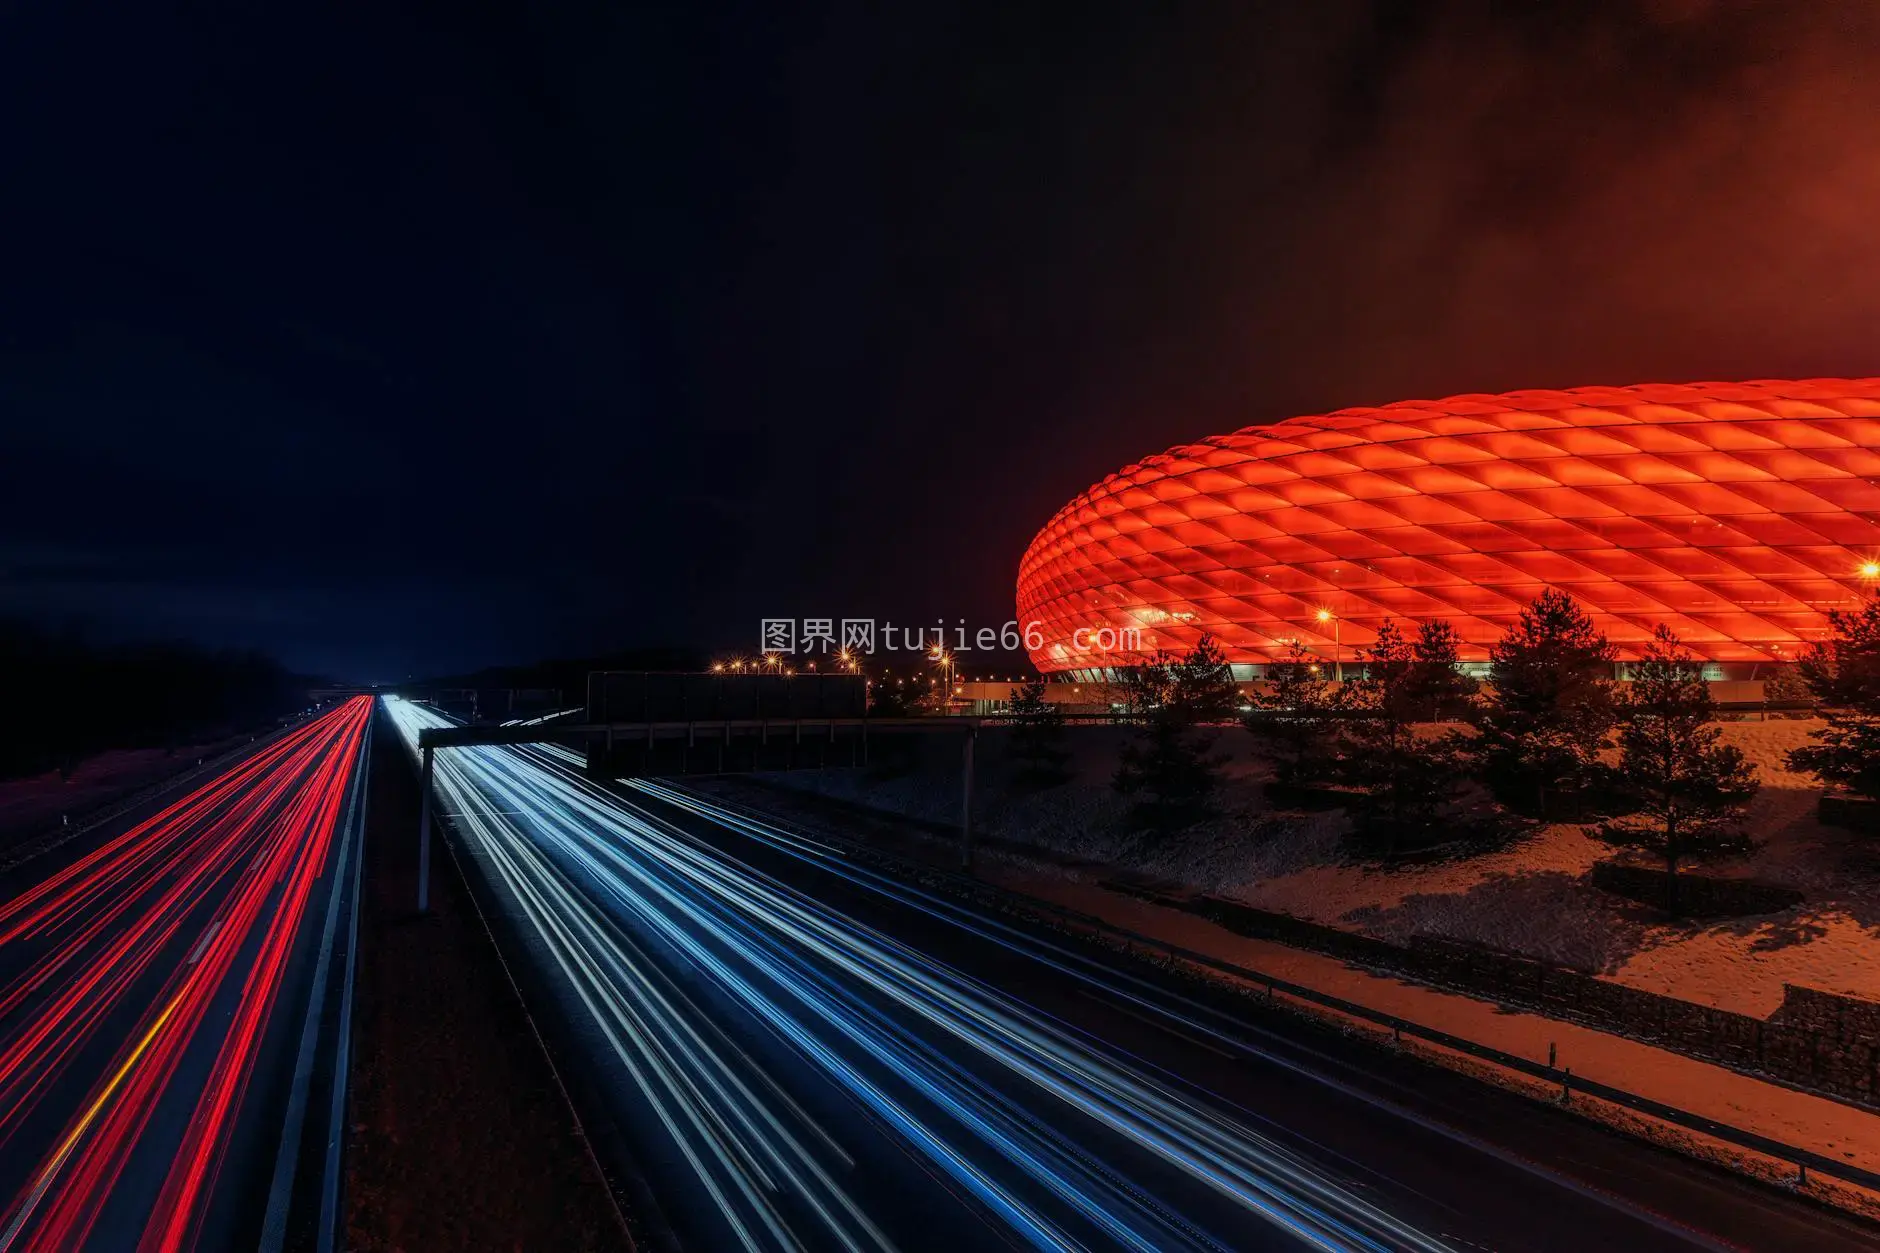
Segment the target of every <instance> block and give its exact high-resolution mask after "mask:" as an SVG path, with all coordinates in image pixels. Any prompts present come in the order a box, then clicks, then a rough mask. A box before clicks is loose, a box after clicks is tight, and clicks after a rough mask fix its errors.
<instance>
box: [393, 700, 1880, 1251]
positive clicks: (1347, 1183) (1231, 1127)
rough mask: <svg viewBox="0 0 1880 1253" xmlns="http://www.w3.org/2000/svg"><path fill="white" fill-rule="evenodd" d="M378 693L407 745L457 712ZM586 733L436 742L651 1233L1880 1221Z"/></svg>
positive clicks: (1012, 1235)
mask: <svg viewBox="0 0 1880 1253" xmlns="http://www.w3.org/2000/svg"><path fill="white" fill-rule="evenodd" d="M389 708H390V711H391V714H392V717H393V718H394V720H395V721H396V723H397V725H398V727H399V729H400V731H401V734H402V735H403V736H404V737H405V738H406V740H407V742H408V743H413V744H415V740H416V733H417V730H418V729H419V728H420V727H422V726H426V725H442V724H443V721H444V720H443V719H442V718H440V717H439V716H438V715H436V714H434V713H432V712H431V711H430V710H428V709H425V708H423V707H420V706H416V705H409V704H401V703H394V704H392V705H390V706H389ZM578 764H579V763H578V760H577V759H576V758H575V757H574V755H573V754H570V753H568V752H566V751H565V750H561V749H556V748H540V749H519V748H474V749H461V750H450V751H446V752H440V753H439V754H438V755H437V759H436V768H435V769H436V783H437V793H438V803H439V805H440V807H441V809H442V811H443V812H444V813H445V814H446V815H447V816H448V818H449V819H450V821H451V823H452V825H453V827H454V828H455V830H456V831H458V832H459V833H460V837H461V840H460V843H461V851H462V852H463V853H464V854H465V855H466V857H467V863H468V865H469V867H470V869H471V871H472V875H473V878H474V879H475V880H476V881H477V882H476V884H475V886H477V888H478V890H479V894H480V895H481V896H482V898H483V899H484V900H485V902H486V909H487V910H488V911H489V912H490V913H491V915H492V917H493V924H494V925H495V926H496V928H497V930H498V932H499V938H501V939H502V941H503V942H504V944H505V948H506V950H507V955H508V957H509V959H510V961H511V964H512V968H514V969H516V970H517V971H518V972H519V977H520V979H521V981H522V982H523V983H524V985H525V989H526V992H525V996H526V998H527V999H528V1000H529V1001H530V1005H531V1009H532V1011H533V1012H534V1013H535V1014H536V1015H537V1017H538V1019H539V1020H541V1022H542V1024H543V1026H544V1030H545V1034H546V1035H547V1036H548V1037H549V1039H550V1040H551V1044H552V1047H553V1049H554V1051H555V1052H556V1053H557V1055H558V1060H559V1061H560V1063H561V1064H562V1066H563V1068H564V1069H565V1070H567V1071H569V1072H571V1077H572V1080H573V1082H572V1084H571V1086H572V1088H573V1089H574V1091H575V1093H576V1099H577V1102H578V1103H579V1104H581V1105H583V1106H584V1108H583V1111H582V1112H583V1115H584V1118H585V1119H586V1120H587V1121H588V1122H589V1125H590V1129H591V1131H593V1132H595V1137H596V1140H597V1142H598V1143H599V1144H600V1145H601V1147H602V1150H603V1152H612V1153H614V1154H615V1155H616V1157H617V1159H618V1160H617V1161H616V1163H615V1164H616V1165H617V1166H618V1167H619V1168H620V1170H621V1173H622V1174H623V1175H627V1176H631V1177H633V1178H637V1180H638V1181H639V1186H638V1187H637V1188H634V1189H631V1191H632V1192H633V1194H634V1195H633V1196H632V1197H631V1198H630V1201H637V1202H638V1204H639V1206H640V1208H641V1210H642V1214H641V1217H642V1219H643V1220H645V1221H646V1223H647V1225H648V1227H649V1229H650V1230H651V1232H652V1239H653V1242H654V1243H655V1244H663V1245H666V1246H670V1247H681V1248H687V1249H695V1250H706V1249H709V1250H718V1249H752V1250H756V1249H794V1248H808V1249H823V1248H828V1249H849V1250H860V1249H888V1248H898V1249H908V1250H914V1249H949V1250H953V1249H961V1248H967V1249H980V1248H998V1247H1010V1248H1038V1249H1111V1248H1115V1249H1134V1250H1164V1249H1167V1250H1183V1249H1193V1250H1203V1249H1205V1250H1225V1249H1282V1248H1284V1249H1294V1248H1314V1249H1338V1250H1345V1249H1352V1250H1379V1249H1439V1248H1449V1249H1484V1248H1485V1249H1498V1250H1514V1249H1532V1250H1562V1251H1565V1250H1575V1251H1578V1250H1584V1249H1588V1248H1601V1249H1703V1248H1708V1249H1719V1248H1729V1247H1755V1248H1765V1247H1766V1248H1799V1247H1808V1248H1811V1249H1813V1248H1821V1249H1833V1248H1848V1249H1853V1248H1867V1247H1872V1245H1871V1241H1872V1234H1871V1232H1870V1231H1868V1230H1867V1229H1865V1228H1861V1227H1857V1226H1855V1225H1853V1224H1851V1223H1846V1222H1843V1221H1842V1220H1840V1219H1838V1218H1834V1217H1830V1216H1828V1215H1825V1214H1823V1213H1821V1212H1819V1211H1816V1210H1814V1209H1811V1208H1810V1207H1808V1206H1806V1205H1805V1204H1800V1203H1795V1202H1791V1201H1789V1200H1787V1199H1786V1198H1782V1197H1779V1196H1776V1195H1774V1194H1773V1193H1770V1192H1767V1191H1765V1190H1762V1189H1758V1188H1755V1187H1753V1186H1750V1185H1747V1184H1743V1183H1740V1182H1738V1181H1736V1180H1734V1179H1731V1178H1729V1177H1727V1176H1724V1175H1721V1174H1719V1173H1717V1172H1712V1171H1709V1170H1707V1169H1706V1168H1703V1167H1699V1166H1695V1165H1693V1164H1690V1163H1687V1162H1684V1161H1682V1160H1681V1159H1677V1158H1674V1157H1671V1156H1670V1155H1667V1154H1664V1153H1661V1152H1659V1151H1657V1150H1653V1149H1650V1148H1647V1147H1645V1146H1642V1145H1638V1144H1636V1143H1634V1142H1631V1141H1627V1140H1623V1139H1620V1138H1618V1137H1615V1136H1611V1135H1609V1134H1607V1133H1605V1132H1603V1131H1600V1130H1598V1129H1596V1128H1589V1127H1587V1126H1585V1125H1584V1124H1578V1123H1574V1122H1573V1121H1572V1120H1571V1119H1568V1118H1565V1117H1562V1116H1555V1115H1550V1114H1549V1113H1548V1112H1547V1111H1544V1110H1540V1109H1539V1108H1538V1107H1535V1106H1532V1105H1529V1104H1525V1103H1523V1102H1521V1101H1519V1100H1518V1099H1517V1098H1512V1097H1505V1096H1502V1095H1500V1094H1496V1093H1493V1092H1492V1091H1491V1090H1488V1089H1483V1088H1479V1087H1469V1088H1468V1089H1467V1091H1466V1092H1461V1091H1460V1090H1459V1089H1456V1088H1454V1087H1453V1085H1454V1084H1462V1085H1465V1086H1466V1085H1468V1083H1469V1081H1466V1080H1459V1079H1457V1077H1455V1076H1446V1075H1445V1076H1441V1078H1437V1076H1436V1074H1432V1075H1429V1076H1426V1077H1425V1079H1419V1078H1417V1077H1416V1076H1411V1077H1410V1078H1408V1079H1405V1078H1404V1077H1403V1076H1395V1077H1393V1076H1390V1075H1383V1074H1379V1073H1376V1072H1375V1071H1367V1070H1366V1069H1365V1068H1364V1067H1363V1066H1362V1065H1361V1064H1359V1063H1356V1062H1354V1061H1353V1060H1352V1059H1351V1058H1349V1057H1340V1056H1338V1055H1336V1053H1335V1052H1327V1051H1325V1050H1324V1049H1322V1048H1315V1047H1311V1046H1306V1045H1301V1044H1300V1043H1298V1042H1297V1041H1291V1040H1287V1039H1285V1038H1283V1037H1282V1036H1278V1035H1275V1034H1274V1033H1273V1032H1271V1031H1270V1030H1268V1029H1264V1028H1260V1027H1258V1026H1254V1025H1248V1024H1237V1023H1229V1022H1224V1021H1222V1020H1220V1019H1219V1018H1218V1017H1210V1016H1209V1015H1208V1014H1207V1013H1206V1012H1205V1011H1204V1010H1203V1009H1202V1008H1201V1007H1199V1006H1196V1005H1193V1004H1191V1003H1188V1002H1185V1001H1184V1000H1183V998H1182V997H1181V996H1180V995H1178V994H1176V993H1175V992H1174V991H1172V990H1171V989H1170V988H1169V987H1167V986H1165V982H1166V981H1158V980H1156V979H1154V978H1153V977H1147V978H1145V977H1144V974H1143V972H1142V971H1140V970H1132V969H1131V968H1129V965H1128V963H1127V962H1123V961H1120V959H1115V958H1114V957H1113V956H1112V955H1109V954H1104V953H1101V952H1098V951H1095V950H1090V949H1086V948H1083V947H1080V946H1079V945H1077V944H1076V943H1074V942H1071V941H1068V940H1066V939H1065V938H1063V937H1057V936H1053V935H1051V934H1050V933H1048V932H1043V931H1040V930H1035V929H1030V928H1028V927H1026V926H1021V925H1016V924H1014V923H1012V922H1011V921H1009V920H1008V919H1005V918H1003V917H1000V916H997V915H994V914H990V913H988V912H985V911H980V910H977V909H975V908H973V907H969V906H967V905H965V904H962V903H960V902H958V901H955V900H952V899H949V898H945V897H942V896H939V895H935V894H931V893H928V892H925V891H922V890H920V889H918V888H916V887H913V886H910V885H908V884H906V883H903V882H900V881H899V880H897V879H894V878H891V877H888V876H884V875H881V874H878V873H875V872H873V871H870V870H868V869H867V868H865V867H863V866H860V865H858V864H856V863H854V862H853V861H851V860H850V859H848V858H846V857H845V856H844V855H843V852H842V850H840V849H839V848H836V847H833V846H830V845H827V844H825V843H822V842H820V841H818V840H816V839H813V838H809V837H805V836H803V835H800V834H795V833H792V832H790V831H788V830H784V829H780V828H779V827H777V826H776V825H774V824H770V823H767V822H765V821H763V820H761V819H755V818H753V817H751V816H749V815H744V814H740V813H737V812H733V811H731V810H728V809H725V808H722V807H719V806H716V805H713V804H710V803H707V802H704V801H702V800H700V799H699V798H697V797H695V796H691V795H689V794H686V793H683V792H680V791H676V790H673V789H670V788H667V787H664V786H662V785H660V784H657V783H652V782H642V783H639V784H637V785H634V787H635V788H636V789H637V791H636V792H634V793H632V794H631V799H626V798H623V797H622V796H621V795H619V794H617V793H616V792H613V791H609V790H607V789H602V788H599V787H596V786H594V785H593V784H591V783H589V782H587V781H586V780H584V779H583V778H582V777H580V774H579V770H578ZM1437 1073H1438V1074H1440V1072H1437ZM1425 1080H1427V1083H1426V1081H1425ZM1446 1083H1447V1084H1451V1085H1452V1086H1451V1087H1448V1088H1445V1086H1444V1085H1445V1084H1446ZM1425 1086H1429V1087H1431V1088H1432V1089H1433V1090H1434V1091H1435V1093H1436V1095H1431V1094H1430V1093H1427V1092H1423V1091H1420V1090H1419V1089H1420V1088H1422V1087H1425ZM1508 1142H1514V1143H1517V1144H1518V1145H1519V1148H1518V1149H1510V1148H1507V1147H1504V1145H1505V1143H1508ZM648 1210H651V1211H652V1212H650V1213H649V1212H647V1211H648Z"/></svg>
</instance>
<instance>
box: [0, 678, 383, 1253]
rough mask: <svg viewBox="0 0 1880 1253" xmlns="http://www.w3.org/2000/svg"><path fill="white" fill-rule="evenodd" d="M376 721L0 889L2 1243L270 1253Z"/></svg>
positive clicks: (183, 802) (88, 840) (282, 740)
mask: <svg viewBox="0 0 1880 1253" xmlns="http://www.w3.org/2000/svg"><path fill="white" fill-rule="evenodd" d="M371 712H372V702H371V700H370V699H369V698H365V697H360V698H357V699H354V700H352V701H349V702H347V703H346V704H344V705H342V706H340V707H338V708H336V709H334V710H332V711H330V712H328V713H326V714H323V715H321V716H319V717H316V718H313V719H311V720H309V721H307V722H304V723H302V724H301V725H299V726H297V727H294V728H292V729H291V730H288V731H286V732H284V733H281V734H280V735H278V736H277V737H276V738H274V739H273V740H271V741H269V742H267V743H266V744H264V745H263V746H261V747H260V748H259V749H258V750H257V751H255V752H253V753H251V754H250V755H248V756H247V757H246V758H244V759H243V760H242V761H240V762H239V763H237V764H235V765H233V766H231V767H230V768H229V769H227V770H226V771H223V772H222V773H221V774H219V775H218V776H217V777H215V778H213V779H211V780H209V781H208V782H206V783H203V784H201V785H200V786H198V787H196V788H194V790H192V791H190V792H188V793H187V794H185V795H183V796H181V797H180V798H178V799H175V800H174V801H171V802H169V803H168V804H167V805H165V806H164V807H163V808H162V809H161V810H160V811H159V812H156V813H154V814H151V815H150V816H148V817H146V818H144V819H143V820H141V821H134V820H133V822H134V825H133V824H132V823H128V822H127V824H126V825H123V826H120V827H119V828H118V829H117V830H106V831H100V832H96V833H92V834H90V835H88V836H86V837H84V838H83V839H82V840H81V841H78V842H75V844H74V845H73V846H68V847H66V848H62V849H58V850H54V851H53V852H51V853H48V854H46V855H44V856H42V857H41V858H39V859H37V860H35V861H33V862H29V863H27V864H26V865H24V866H22V867H19V868H18V869H16V870H15V871H13V872H11V873H10V874H9V875H8V876H7V879H6V881H5V882H4V883H0V888H4V890H5V897H4V901H5V903H4V904H0V1205H4V1209H3V1210H0V1251H4V1250H27V1249H30V1250H77V1249H97V1250H138V1251H139V1253H148V1251H155V1250H183V1249H192V1248H202V1249H223V1248H249V1249H252V1248H256V1247H284V1246H283V1243H282V1242H283V1241H284V1240H285V1239H286V1238H287V1237H288V1235H289V1234H291V1232H290V1229H289V1227H288V1226H287V1225H286V1218H287V1215H288V1214H289V1212H290V1202H293V1201H294V1200H295V1198H296V1197H297V1196H300V1195H303V1194H304V1192H305V1190H306V1188H307V1187H308V1186H309V1184H310V1183H314V1184H318V1183H319V1182H320V1181H321V1177H322V1174H323V1167H324V1162H311V1163H309V1162H305V1161H302V1160H301V1157H302V1154H301V1147H302V1142H301V1141H300V1140H298V1139H297V1138H296V1137H295V1136H294V1135H293V1134H292V1132H293V1129H295V1128H313V1127H316V1126H317V1127H321V1128H323V1127H324V1126H325V1123H324V1122H323V1121H321V1116H320V1111H318V1110H310V1109H308V1108H307V1107H306V1094H307V1092H308V1091H309V1087H310V1078H311V1075H312V1069H313V1068H312V1067H311V1066H310V1063H312V1062H313V1061H315V1060H316V1058H315V1055H316V1054H317V1053H318V1051H319V1050H318V1049H316V1048H312V1047H309V1044H310V1037H309V1032H308V1031H307V1023H308V1021H309V1017H310V1007H311V1006H312V1005H314V1004H316V1003H324V1002H323V1000H321V999H320V998H318V997H317V996H316V993H317V991H318V990H319V989H321V988H324V987H326V986H328V984H327V982H326V981H327V980H328V979H329V978H330V977H331V976H332V975H333V974H334V970H333V968H332V967H331V964H330V962H326V961H322V960H320V959H321V957H322V955H323V953H324V955H326V956H330V955H331V951H332V947H333V946H332V938H333V934H334V931H335V928H334V926H333V921H334V919H336V918H337V917H338V915H339V910H338V909H337V908H336V885H337V886H338V888H339V891H340V892H341V893H346V892H347V888H346V887H345V884H346V882H347V880H346V876H345V875H344V874H343V873H339V872H340V871H342V870H344V869H345V868H346V867H347V866H348V865H350V864H351V862H350V861H349V860H348V859H349V857H350V856H351V852H350V851H349V850H354V849H356V845H357V840H356V839H354V838H352V834H353V832H352V823H351V818H352V815H353V811H354V807H355V804H356V801H357V787H356V785H357V783H358V782H359V781H360V779H361V772H360V771H358V770H357V769H356V766H357V763H358V762H359V760H360V749H361V746H362V744H363V742H364V738H365V736H366V734H367V729H368V726H369V724H370V719H371ZM316 1017H317V1016H316ZM329 1034H331V1033H329ZM325 1064H326V1065H327V1066H328V1067H329V1068H330V1066H331V1062H330V1059H328V1060H327V1062H326V1063H325ZM322 1134H323V1133H322ZM296 1176H298V1177H296ZM297 1188H298V1189H300V1192H298V1193H297V1192H296V1189H297ZM316 1208H317V1207H316ZM302 1212H304V1211H302ZM297 1221H301V1220H299V1219H297ZM306 1221H313V1220H306Z"/></svg>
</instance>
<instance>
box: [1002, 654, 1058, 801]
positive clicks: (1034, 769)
mask: <svg viewBox="0 0 1880 1253" xmlns="http://www.w3.org/2000/svg"><path fill="white" fill-rule="evenodd" d="M1044 690H1045V689H1044V680H1043V679H1041V678H1039V679H1028V680H1026V681H1025V682H1024V683H1022V684H1020V685H1019V686H1017V687H1015V688H1013V689H1012V691H1011V697H1010V700H1009V702H1008V708H1009V710H1010V713H1011V717H1012V758H1013V760H1015V761H1016V762H1017V763H1018V770H1017V778H1018V781H1019V782H1021V783H1024V784H1029V785H1031V786H1034V787H1055V786H1056V785H1057V784H1060V783H1063V782H1064V781H1065V780H1066V779H1068V778H1070V772H1069V771H1068V770H1067V769H1066V768H1065V763H1066V762H1067V761H1069V759H1070V754H1069V753H1067V752H1066V751H1065V750H1064V713H1063V711H1062V710H1060V709H1059V708H1058V707H1057V705H1056V704H1054V703H1053V702H1051V701H1049V700H1046V699H1045V694H1044Z"/></svg>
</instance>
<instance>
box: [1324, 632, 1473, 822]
mask: <svg viewBox="0 0 1880 1253" xmlns="http://www.w3.org/2000/svg"><path fill="white" fill-rule="evenodd" d="M1359 659H1360V661H1361V663H1362V676H1361V677H1359V678H1357V679H1355V680H1353V681H1352V682H1351V683H1349V684H1348V685H1347V686H1348V687H1349V689H1350V697H1349V701H1350V708H1351V711H1352V715H1353V716H1352V717H1351V719H1350V720H1349V722H1348V723H1347V725H1346V729H1345V752H1344V754H1343V756H1342V757H1341V758H1340V766H1339V776H1340V778H1341V779H1342V780H1343V781H1344V782H1346V783H1348V784H1350V785H1352V786H1353V787H1355V788H1357V789H1358V798H1357V799H1356V801H1355V802H1354V804H1353V806H1352V811H1353V812H1352V817H1353V818H1354V819H1355V820H1356V823H1357V825H1358V827H1359V829H1360V830H1363V831H1365V832H1367V833H1369V834H1373V835H1381V836H1383V837H1384V838H1385V839H1387V840H1388V841H1389V843H1390V845H1391V847H1393V848H1395V847H1396V846H1397V844H1398V843H1399V842H1400V841H1401V840H1403V839H1404V838H1406V837H1414V836H1418V835H1422V834H1426V833H1428V832H1429V831H1431V830H1433V829H1434V828H1435V827H1436V825H1437V822H1438V819H1439V818H1440V816H1441V814H1442V811H1443V810H1444V808H1445V807H1446V806H1447V804H1448V802H1449V801H1450V800H1451V799H1452V798H1453V797H1454V796H1455V792H1456V787H1457V784H1458V782H1459V778H1460V775H1461V773H1462V772H1461V769H1460V765H1459V759H1458V754H1457V749H1456V741H1455V740H1454V738H1453V737H1451V736H1430V735H1421V736H1419V735H1418V734H1417V723H1418V722H1419V721H1422V720H1424V719H1425V717H1426V715H1427V714H1428V712H1429V693H1430V691H1431V689H1432V686H1433V684H1434V682H1435V678H1434V676H1432V675H1431V674H1430V672H1429V669H1428V668H1427V667H1426V665H1425V663H1424V662H1423V661H1422V660H1421V659H1420V658H1419V657H1418V655H1417V650H1416V649H1415V648H1414V647H1413V646H1412V645H1411V644H1410V642H1409V641H1407V640H1406V639H1404V637H1403V633H1402V632H1401V631H1399V630H1398V629H1397V624H1396V623H1395V622H1392V621H1390V620H1388V619H1386V620H1385V622H1384V624H1383V626H1381V627H1379V628H1378V632H1377V638H1376V640H1374V641H1373V642H1372V643H1371V645H1370V647H1369V648H1366V649H1363V650H1361V652H1360V654H1359Z"/></svg>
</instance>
